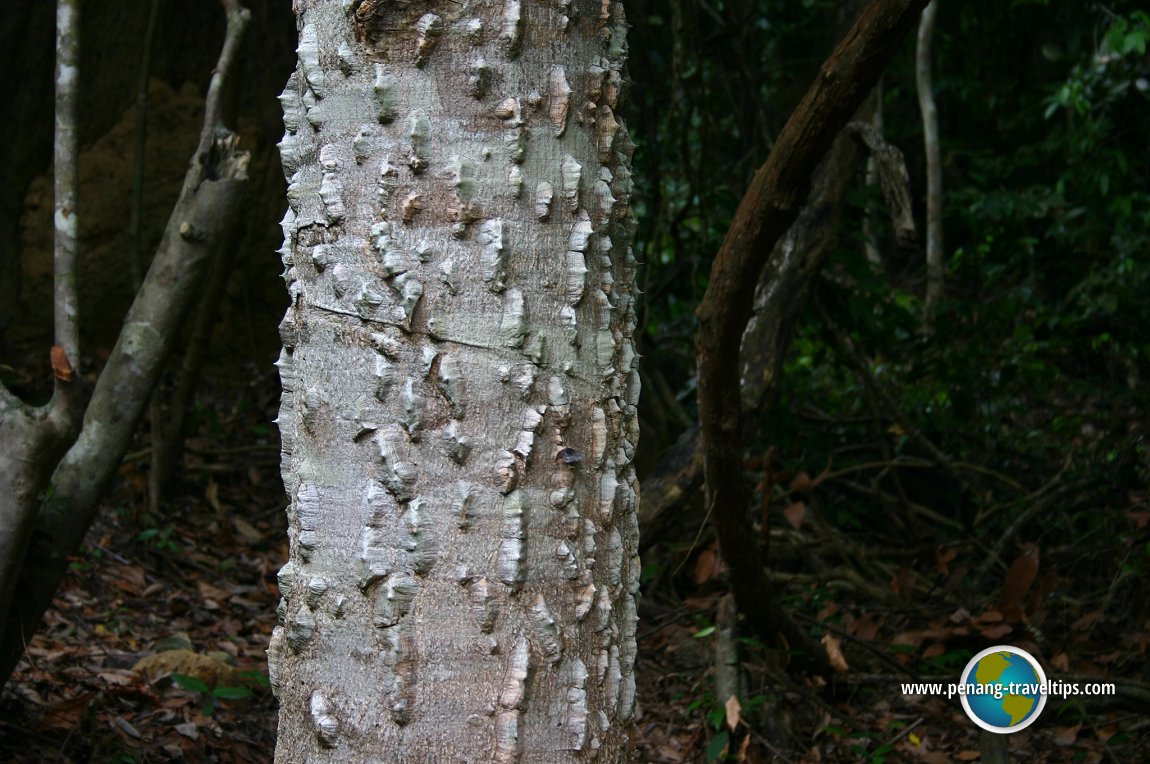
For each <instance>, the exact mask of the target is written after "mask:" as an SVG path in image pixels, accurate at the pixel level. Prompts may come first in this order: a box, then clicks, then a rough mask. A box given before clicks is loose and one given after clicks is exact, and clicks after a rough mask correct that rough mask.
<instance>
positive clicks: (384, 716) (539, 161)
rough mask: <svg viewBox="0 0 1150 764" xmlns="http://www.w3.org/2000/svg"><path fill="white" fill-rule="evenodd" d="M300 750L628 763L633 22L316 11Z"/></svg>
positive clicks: (297, 196) (570, 0) (295, 514)
mask: <svg viewBox="0 0 1150 764" xmlns="http://www.w3.org/2000/svg"><path fill="white" fill-rule="evenodd" d="M296 8H297V12H298V14H299V27H300V44H299V58H300V65H299V67H298V69H297V71H296V72H295V74H294V75H293V76H292V77H291V79H290V80H289V83H288V86H287V89H286V91H285V92H284V94H283V96H282V101H283V104H284V109H285V125H286V127H287V134H286V135H285V138H284V141H283V143H282V144H281V153H282V157H283V163H284V168H285V172H286V175H287V177H288V179H289V188H288V198H289V202H290V209H289V210H288V213H287V215H286V217H285V218H284V222H283V226H284V236H285V245H284V248H283V250H282V254H283V258H284V262H285V265H286V267H287V270H286V273H285V278H286V280H287V283H288V291H289V293H290V295H291V300H292V305H291V307H290V308H289V310H288V313H287V315H286V316H285V318H284V321H283V323H282V324H281V327H280V329H281V336H282V338H283V341H284V346H285V347H284V350H283V352H282V354H281V356H280V360H279V366H280V372H281V376H282V379H283V388H284V397H283V403H282V408H281V412H280V417H279V426H280V430H281V435H282V441H283V475H284V482H285V487H286V489H287V492H288V495H289V496H290V497H291V505H290V507H289V510H288V516H289V536H290V541H291V557H290V560H289V561H288V563H287V564H286V565H285V566H284V568H283V569H282V570H281V571H280V576H279V578H280V586H281V591H282V593H283V595H284V600H283V602H282V603H281V606H280V608H279V617H280V625H279V626H278V627H277V628H276V629H275V633H274V635H273V638H272V643H271V646H270V648H269V665H270V668H271V681H272V687H273V689H274V691H275V692H276V694H277V695H278V697H279V699H280V704H281V708H280V723H279V741H278V745H277V749H276V760H277V761H280V762H289V761H363V762H366V761H386V762H461V761H476V762H478V761H484V762H490V761H493V762H517V761H523V762H567V761H572V762H573V761H583V760H586V759H588V758H590V757H591V756H593V755H595V754H596V753H597V754H598V760H599V761H606V762H620V761H626V760H628V751H629V750H630V747H631V743H630V731H631V723H630V721H629V720H630V719H631V715H632V711H633V707H634V702H635V680H634V674H633V671H632V668H633V664H634V658H635V627H636V603H635V597H636V595H637V592H638V584H639V563H638V555H637V551H636V550H637V534H638V527H637V522H636V506H635V505H636V502H637V491H638V488H637V484H636V480H635V473H634V469H633V467H632V466H631V460H632V458H633V455H634V449H635V445H636V440H637V436H638V432H637V417H636V403H637V399H638V393H639V382H638V375H637V373H636V372H635V370H634V363H635V360H636V359H635V355H634V352H633V349H632V341H631V334H632V328H633V324H634V310H633V298H632V291H633V278H634V268H635V261H634V258H633V257H632V255H631V252H630V249H629V244H630V239H631V233H632V229H633V222H632V219H631V213H630V209H629V205H628V199H629V196H630V188H631V181H630V172H629V163H630V154H631V144H630V142H629V139H628V138H627V136H626V133H625V132H624V130H623V129H622V127H621V125H620V123H619V121H618V118H617V117H616V116H615V113H614V111H615V109H616V106H617V103H616V99H617V97H618V94H619V89H620V86H621V75H620V67H621V66H622V63H623V58H624V55H625V50H626V48H625V41H624V33H625V28H626V24H625V21H624V18H623V10H622V4H621V3H619V2H600V1H599V0H563V1H560V2H553V3H547V4H543V3H522V4H521V3H520V2H518V0H504V1H503V2H501V3H498V4H495V3H492V4H483V5H475V4H470V3H460V2H451V1H450V0H443V1H442V2H411V3H399V2H394V3H393V2H377V1H376V0H363V2H359V3H352V4H351V5H350V7H348V4H347V3H345V2H341V1H340V0H308V1H307V2H297V3H296Z"/></svg>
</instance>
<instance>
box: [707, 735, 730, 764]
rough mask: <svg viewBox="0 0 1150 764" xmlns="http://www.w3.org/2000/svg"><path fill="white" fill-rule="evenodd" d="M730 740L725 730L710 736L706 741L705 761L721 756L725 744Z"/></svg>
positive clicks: (724, 750) (725, 748)
mask: <svg viewBox="0 0 1150 764" xmlns="http://www.w3.org/2000/svg"><path fill="white" fill-rule="evenodd" d="M730 742H731V736H730V735H729V734H728V733H727V731H726V730H723V731H722V732H720V733H719V734H718V735H715V736H714V737H713V738H711V742H709V743H707V761H709V762H710V761H718V760H719V759H720V758H722V756H723V754H724V753H725V752H726V750H727V744H728V743H730Z"/></svg>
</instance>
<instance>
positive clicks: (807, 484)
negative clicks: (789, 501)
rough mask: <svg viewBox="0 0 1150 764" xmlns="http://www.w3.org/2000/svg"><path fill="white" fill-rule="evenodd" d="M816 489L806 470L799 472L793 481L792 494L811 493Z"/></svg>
mask: <svg viewBox="0 0 1150 764" xmlns="http://www.w3.org/2000/svg"><path fill="white" fill-rule="evenodd" d="M814 487H815V484H814V481H812V480H811V476H810V475H808V474H807V471H806V470H799V472H798V474H797V475H795V479H794V480H792V481H791V492H792V493H810V492H811V491H812V490H814Z"/></svg>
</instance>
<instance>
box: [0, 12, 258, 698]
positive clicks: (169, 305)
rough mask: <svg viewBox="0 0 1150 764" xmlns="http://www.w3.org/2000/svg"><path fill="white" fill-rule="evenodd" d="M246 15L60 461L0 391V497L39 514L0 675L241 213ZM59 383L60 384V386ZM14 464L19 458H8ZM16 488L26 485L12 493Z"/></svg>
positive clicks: (24, 513)
mask: <svg viewBox="0 0 1150 764" xmlns="http://www.w3.org/2000/svg"><path fill="white" fill-rule="evenodd" d="M249 17H250V14H249V13H248V12H247V11H246V10H243V9H241V8H238V7H236V6H234V4H233V6H232V7H231V8H230V9H229V11H228V36H227V39H226V40H225V43H224V49H223V52H222V53H221V54H220V61H219V65H218V66H217V69H216V72H215V74H214V75H213V77H212V83H211V85H210V87H209V91H208V97H207V102H206V113H205V117H204V130H203V132H202V133H201V136H200V145H199V148H198V149H197V151H196V154H195V155H194V156H193V157H192V161H191V164H190V167H189V169H188V174H187V176H186V177H185V180H184V187H183V190H182V191H181V194H180V199H179V201H178V202H177V204H176V207H175V209H174V210H173V212H172V216H171V219H170V220H169V223H168V227H167V230H166V231H165V234H164V238H163V241H162V242H161V244H160V247H159V250H158V251H157V253H156V256H155V258H154V259H153V261H152V267H151V269H150V270H149V271H148V275H147V277H146V278H145V279H144V284H143V286H142V288H141V289H140V292H139V293H138V294H137V295H136V299H135V302H134V303H133V304H132V308H131V310H130V311H129V312H128V316H127V318H126V319H125V324H124V328H123V330H122V331H121V333H120V337H119V341H118V342H117V343H116V346H115V348H113V350H112V354H111V356H110V357H109V358H108V361H107V363H106V365H105V367H104V370H103V372H102V373H101V375H100V379H99V381H98V382H97V383H96V386H95V389H94V391H93V393H92V399H91V401H90V402H89V404H88V406H87V408H86V410H85V412H84V419H83V426H82V428H81V430H80V434H79V437H78V438H77V439H76V442H75V443H74V444H72V446H71V448H70V449H68V451H67V453H66V454H65V455H64V456H63V458H62V459H60V461H59V464H58V465H57V464H56V460H55V458H53V459H51V461H43V460H44V459H47V458H48V456H50V455H51V454H49V453H48V451H47V450H46V449H43V448H40V450H39V451H38V452H37V454H38V455H36V459H38V461H34V462H33V461H29V460H28V459H27V458H26V457H23V456H22V453H25V452H27V451H28V450H29V449H31V448H32V447H33V445H35V444H37V443H39V440H37V434H36V433H29V432H23V433H22V434H21V433H18V432H17V429H18V427H19V426H20V424H19V423H21V422H25V421H28V420H30V419H33V418H35V417H36V416H38V415H37V414H36V413H35V412H29V411H28V410H27V408H26V407H23V404H20V402H19V401H16V400H15V399H14V398H13V397H12V396H10V395H8V394H7V393H6V392H5V393H4V394H3V397H0V428H3V429H4V431H6V434H9V433H11V439H10V440H9V441H8V442H6V443H5V448H4V449H3V450H2V454H3V455H2V456H0V481H3V482H2V483H0V486H3V487H4V489H5V491H6V492H8V493H9V494H12V495H14V496H15V498H14V499H13V500H12V503H11V504H9V503H8V501H9V499H8V495H5V496H4V503H3V505H2V506H3V512H4V515H5V519H7V518H8V517H10V516H14V515H18V516H19V519H18V522H21V523H26V522H34V526H33V527H32V531H31V534H30V535H31V538H30V539H25V540H26V542H27V550H26V552H24V559H23V564H22V566H20V567H19V574H18V576H15V578H16V580H15V581H13V573H14V571H15V570H16V568H14V567H12V566H10V565H9V563H8V561H9V560H11V559H15V558H14V557H7V556H6V557H5V558H4V559H5V561H6V562H5V567H4V570H3V572H4V573H5V575H6V578H5V580H3V581H0V587H3V588H2V589H0V591H7V590H8V587H14V591H15V592H16V594H17V595H18V596H16V597H13V598H12V601H11V602H10V603H9V607H8V608H6V609H5V610H4V613H3V617H4V622H3V634H2V635H0V681H6V680H7V678H8V676H9V675H10V674H11V672H12V669H13V668H14V667H15V665H16V663H17V661H18V660H19V658H20V656H21V655H22V654H23V652H24V646H25V645H26V644H27V641H28V640H29V639H30V638H31V635H32V633H33V632H34V631H35V629H36V627H37V626H38V624H39V622H40V618H41V616H42V615H43V613H44V611H45V610H46V609H47V608H48V606H49V605H50V604H51V602H52V597H53V595H54V594H55V591H56V588H57V586H58V585H59V582H60V579H61V578H62V576H63V575H64V572H65V571H66V569H67V566H68V557H69V556H70V555H72V554H73V553H74V552H75V551H76V550H77V549H78V548H79V546H80V544H81V542H82V541H83V538H84V534H85V533H86V532H87V530H88V528H89V526H90V525H91V522H92V519H93V517H94V516H95V511H96V507H97V504H98V502H99V501H100V499H101V498H102V497H103V495H104V493H105V492H106V490H107V488H108V485H109V484H110V482H111V480H112V478H113V477H114V476H115V472H116V468H117V466H118V465H119V463H120V459H121V458H122V456H123V454H124V452H125V451H126V450H127V447H128V444H129V442H130V440H131V437H132V433H133V432H134V430H135V428H136V425H137V423H138V422H139V419H140V416H141V415H142V413H143V411H144V409H145V407H146V405H147V402H148V399H149V397H150V395H151V391H152V388H153V387H154V385H155V382H156V379H157V377H158V375H159V373H160V370H161V368H162V365H163V362H164V360H165V358H166V357H167V354H168V352H169V350H170V349H171V346H172V343H173V342H174V341H175V336H176V334H177V331H178V329H179V327H180V325H181V324H182V323H183V321H184V319H185V317H186V315H187V313H188V310H189V308H190V307H191V305H192V304H193V303H194V301H195V298H196V297H197V296H198V295H199V290H200V288H201V286H202V277H203V271H204V269H205V264H206V263H207V262H208V259H209V257H210V255H211V253H212V251H213V250H214V249H215V248H216V247H218V246H222V245H223V243H224V242H226V241H227V239H228V237H229V235H230V231H231V228H232V227H233V226H234V224H235V223H236V221H237V220H238V219H239V212H240V210H242V208H243V206H242V203H241V201H242V193H243V190H244V187H245V180H246V178H247V164H248V159H249V156H248V154H247V152H243V151H238V150H237V149H236V141H237V136H236V134H235V133H232V132H230V131H228V130H227V129H225V128H224V127H223V126H222V124H221V123H220V120H219V105H218V104H219V100H220V97H221V93H222V92H223V91H225V90H226V89H227V87H228V85H229V82H230V79H231V76H232V72H233V71H234V69H233V67H234V65H235V61H236V56H237V51H238V48H239V44H240V41H241V39H242V36H243V31H244V28H245V27H246V25H247V22H248V19H249ZM65 315H67V314H66V312H65ZM58 320H59V319H58ZM58 377H59V374H58ZM57 389H58V392H59V390H60V386H59V385H58V387H57ZM26 439H27V441H26ZM26 442H27V444H32V445H26ZM22 449H23V451H21V450H22ZM21 459H23V461H22V462H21ZM13 463H15V465H16V466H14V467H13V466H11V465H12V464H13ZM54 465H55V469H54V472H53V471H52V468H53V466H54ZM21 470H23V471H21ZM45 474H51V479H50V482H49V484H48V485H47V486H45V483H44V481H43V479H42V476H43V475H45ZM13 485H16V486H20V487H21V488H20V490H19V491H16V492H13V490H12V489H11V488H10V486H13ZM21 497H23V498H21ZM21 502H22V503H21ZM30 517H32V518H34V521H30V520H29V518H30ZM4 551H5V553H6V554H8V553H9V552H10V550H4Z"/></svg>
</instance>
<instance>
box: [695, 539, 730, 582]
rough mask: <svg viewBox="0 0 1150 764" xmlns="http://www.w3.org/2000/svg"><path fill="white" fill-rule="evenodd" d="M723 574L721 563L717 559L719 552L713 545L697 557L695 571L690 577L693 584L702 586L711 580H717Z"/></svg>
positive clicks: (718, 558) (720, 560)
mask: <svg viewBox="0 0 1150 764" xmlns="http://www.w3.org/2000/svg"><path fill="white" fill-rule="evenodd" d="M722 572H723V561H722V559H720V557H719V551H718V550H717V549H716V548H715V547H714V545H712V546H709V547H707V548H706V549H704V550H703V551H702V552H700V553H699V556H698V557H696V558H695V570H694V575H693V576H692V577H693V578H694V579H695V583H696V584H699V585H702V584H705V583H706V582H707V581H710V580H711V579H712V578H717V577H718V576H720V575H721V574H722Z"/></svg>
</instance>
